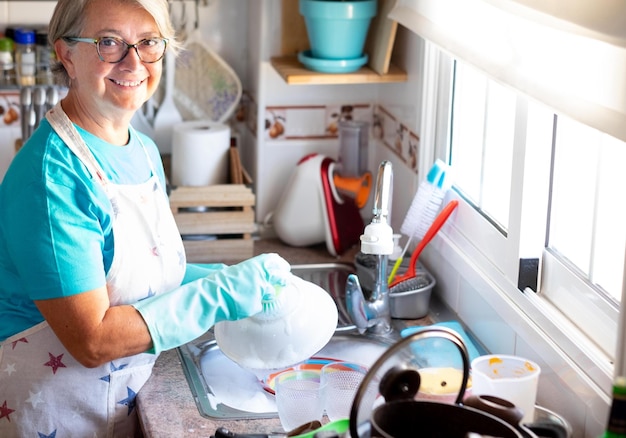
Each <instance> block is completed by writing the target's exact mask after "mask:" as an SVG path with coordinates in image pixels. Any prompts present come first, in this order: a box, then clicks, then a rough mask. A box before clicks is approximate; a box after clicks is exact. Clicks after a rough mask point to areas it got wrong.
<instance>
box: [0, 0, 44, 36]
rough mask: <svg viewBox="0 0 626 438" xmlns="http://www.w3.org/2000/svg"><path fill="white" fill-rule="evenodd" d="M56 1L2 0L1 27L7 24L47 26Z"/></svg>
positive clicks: (0, 4) (0, 3)
mask: <svg viewBox="0 0 626 438" xmlns="http://www.w3.org/2000/svg"><path fill="white" fill-rule="evenodd" d="M55 5H56V1H0V29H4V28H5V27H6V26H7V25H33V26H45V25H46V24H48V21H50V17H51V16H52V11H53V10H54V6H55Z"/></svg>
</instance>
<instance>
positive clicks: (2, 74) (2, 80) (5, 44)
mask: <svg viewBox="0 0 626 438" xmlns="http://www.w3.org/2000/svg"><path fill="white" fill-rule="evenodd" d="M13 46H14V44H13V40H12V39H11V38H7V37H2V38H0V87H6V86H12V85H15V84H16V82H15V63H14V60H13V50H14V49H13Z"/></svg>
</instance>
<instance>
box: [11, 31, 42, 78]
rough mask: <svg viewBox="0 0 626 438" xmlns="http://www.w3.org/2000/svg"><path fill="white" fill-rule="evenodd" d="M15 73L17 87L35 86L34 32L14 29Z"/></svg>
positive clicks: (35, 57)
mask: <svg viewBox="0 0 626 438" xmlns="http://www.w3.org/2000/svg"><path fill="white" fill-rule="evenodd" d="M14 38H15V71H16V73H17V85H19V86H22V87H26V86H29V85H35V83H36V81H35V72H36V64H37V55H36V50H35V31H34V30H32V29H25V28H18V29H15V36H14Z"/></svg>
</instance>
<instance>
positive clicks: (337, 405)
mask: <svg viewBox="0 0 626 438" xmlns="http://www.w3.org/2000/svg"><path fill="white" fill-rule="evenodd" d="M366 374H367V368H366V367H364V366H362V365H359V364H356V363H351V362H331V363H329V364H327V365H324V367H323V368H322V375H321V382H322V399H323V400H324V409H325V410H326V415H327V416H328V418H329V419H330V421H335V420H340V419H342V418H349V417H350V409H351V408H352V403H353V401H354V396H355V395H356V392H357V390H358V389H359V386H360V385H361V382H362V381H363V378H364V377H365V375H366Z"/></svg>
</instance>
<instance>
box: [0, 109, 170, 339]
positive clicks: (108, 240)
mask: <svg viewBox="0 0 626 438" xmlns="http://www.w3.org/2000/svg"><path fill="white" fill-rule="evenodd" d="M77 129H78V131H79V133H80V135H81V136H82V138H83V139H84V140H85V143H86V144H87V145H88V146H89V149H90V150H91V151H92V153H93V155H94V156H95V157H96V160H97V161H98V163H99V164H100V166H101V167H102V168H103V170H104V171H105V173H106V174H107V176H108V178H109V180H110V181H112V182H113V183H116V184H138V183H142V182H144V181H146V180H147V179H148V178H149V177H150V175H151V168H150V164H149V162H148V160H147V157H146V154H145V152H144V150H143V147H142V145H141V142H143V144H144V145H145V146H146V149H147V151H148V154H149V156H150V160H151V161H152V163H153V165H154V168H155V171H156V173H157V176H158V177H159V178H160V180H161V182H162V184H163V187H165V176H164V172H163V165H162V162H161V158H160V155H159V152H158V149H157V147H156V145H155V143H154V142H153V141H152V140H151V139H150V138H148V137H147V136H145V135H143V134H139V133H136V131H134V130H131V137H130V142H129V144H128V145H126V146H124V147H119V146H114V145H111V144H109V143H106V142H104V141H102V140H101V139H99V138H98V137H96V136H94V135H92V134H90V133H89V132H87V131H85V130H83V129H81V128H79V127H77ZM138 136H139V137H141V142H140V141H139V139H138ZM164 196H166V195H165V193H164ZM111 214H112V211H111V203H110V202H109V200H108V198H107V196H106V194H105V193H104V191H103V189H102V188H101V186H100V185H99V183H98V182H97V181H96V180H94V179H93V178H92V177H91V175H90V173H89V171H88V170H87V168H86V167H85V166H84V165H83V164H82V162H81V161H80V160H79V159H78V158H77V157H76V156H75V155H74V154H73V153H72V152H71V150H70V149H69V148H68V147H67V146H66V145H65V144H64V143H63V141H62V140H61V138H60V137H59V136H58V135H57V134H56V133H55V132H54V130H53V129H52V127H51V126H50V124H49V123H48V122H47V120H43V121H42V123H41V125H40V127H39V128H38V129H37V130H36V131H35V132H34V133H33V135H32V137H31V138H30V139H29V140H28V141H27V142H26V144H25V145H24V146H23V147H22V149H21V150H20V151H19V153H18V154H16V156H15V158H14V159H13V161H12V163H11V166H10V167H9V169H8V170H7V173H6V175H5V177H4V179H3V180H2V183H1V184H0V321H2V324H0V340H3V339H6V338H7V337H9V336H11V335H13V334H15V333H18V332H20V331H22V330H25V329H26V328H28V327H31V326H33V325H35V324H37V323H39V322H41V321H43V317H42V315H41V314H40V312H39V310H38V309H37V307H36V306H35V304H34V302H33V300H41V299H49V298H59V297H66V296H71V295H74V294H77V293H80V292H84V291H88V290H92V289H95V288H97V287H100V286H102V285H103V284H105V277H106V273H107V272H108V269H109V268H110V266H111V262H112V259H113V233H112V221H111Z"/></svg>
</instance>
